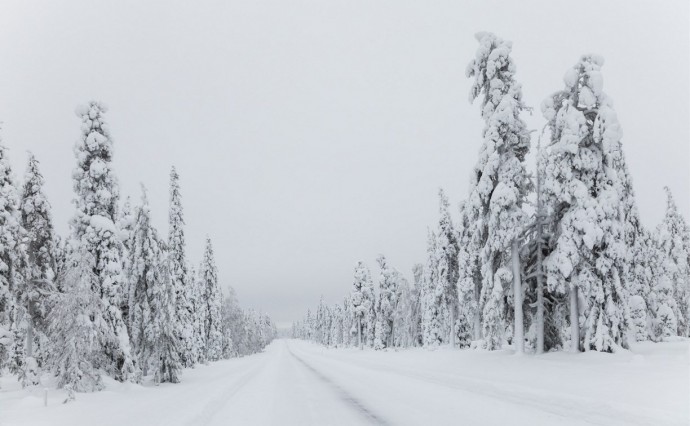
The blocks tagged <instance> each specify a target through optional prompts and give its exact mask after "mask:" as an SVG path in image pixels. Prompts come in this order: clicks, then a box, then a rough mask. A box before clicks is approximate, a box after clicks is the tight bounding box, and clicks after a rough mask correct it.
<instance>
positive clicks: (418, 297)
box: [410, 263, 424, 346]
mask: <svg viewBox="0 0 690 426" xmlns="http://www.w3.org/2000/svg"><path fill="white" fill-rule="evenodd" d="M412 276H413V279H414V282H413V284H412V288H411V289H410V299H411V300H410V303H411V306H410V333H411V337H412V344H413V345H414V346H421V345H422V286H423V285H424V265H422V264H421V263H417V264H415V265H414V266H413V267H412Z"/></svg>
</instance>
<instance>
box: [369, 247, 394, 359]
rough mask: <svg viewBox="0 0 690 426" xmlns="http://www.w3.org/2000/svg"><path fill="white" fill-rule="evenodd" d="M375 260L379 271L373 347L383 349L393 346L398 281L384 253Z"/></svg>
mask: <svg viewBox="0 0 690 426" xmlns="http://www.w3.org/2000/svg"><path fill="white" fill-rule="evenodd" d="M376 261H377V262H378V264H379V268H380V269H381V273H380V276H379V298H378V304H377V311H376V336H375V341H374V348H376V349H384V348H388V347H391V346H393V332H394V327H395V322H394V319H395V309H396V305H397V303H398V301H397V296H398V288H397V287H398V282H397V273H396V271H395V270H394V269H393V268H391V267H390V266H389V265H388V262H387V261H386V257H385V256H384V255H382V254H381V255H379V257H378V259H376Z"/></svg>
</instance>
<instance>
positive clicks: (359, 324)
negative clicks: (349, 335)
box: [357, 316, 364, 350]
mask: <svg viewBox="0 0 690 426" xmlns="http://www.w3.org/2000/svg"><path fill="white" fill-rule="evenodd" d="M357 346H359V349H360V350H362V349H364V346H362V317H359V316H358V317H357Z"/></svg>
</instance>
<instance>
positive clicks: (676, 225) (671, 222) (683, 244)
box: [657, 187, 690, 337]
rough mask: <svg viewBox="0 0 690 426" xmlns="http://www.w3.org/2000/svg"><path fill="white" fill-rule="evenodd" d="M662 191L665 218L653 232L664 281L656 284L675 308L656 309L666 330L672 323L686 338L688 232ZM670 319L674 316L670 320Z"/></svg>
mask: <svg viewBox="0 0 690 426" xmlns="http://www.w3.org/2000/svg"><path fill="white" fill-rule="evenodd" d="M664 189H665V190H666V197H667V201H666V215H665V216H664V219H663V220H662V221H661V224H660V225H659V227H658V229H657V235H658V238H659V248H660V250H661V254H662V256H663V258H664V268H665V271H666V273H667V274H668V275H667V279H668V280H669V281H668V282H660V283H659V286H660V287H659V291H662V292H664V293H668V292H671V293H672V294H673V298H674V299H675V305H676V306H675V307H673V306H668V305H669V303H665V304H664V305H665V306H666V307H662V306H660V307H659V309H663V311H664V312H663V317H664V319H665V322H666V324H667V325H666V328H667V329H668V328H669V327H670V324H671V323H672V321H673V320H675V323H676V324H677V327H678V329H677V335H678V336H683V337H688V336H690V231H689V229H688V225H687V224H686V223H685V220H684V219H683V216H681V215H680V214H679V213H678V208H677V207H676V203H675V201H674V200H673V195H671V190H670V189H669V188H668V187H665V188H664ZM672 317H675V319H673V318H672Z"/></svg>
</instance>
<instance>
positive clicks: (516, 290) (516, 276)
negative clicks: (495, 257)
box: [511, 238, 525, 354]
mask: <svg viewBox="0 0 690 426" xmlns="http://www.w3.org/2000/svg"><path fill="white" fill-rule="evenodd" d="M511 257H512V260H513V301H514V305H515V326H514V328H515V329H514V330H513V340H514V342H515V353H518V354H521V353H523V352H524V351H525V330H524V325H523V316H522V279H521V277H520V252H519V245H518V240H517V238H516V239H514V240H513V248H512V253H511Z"/></svg>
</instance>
